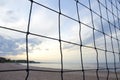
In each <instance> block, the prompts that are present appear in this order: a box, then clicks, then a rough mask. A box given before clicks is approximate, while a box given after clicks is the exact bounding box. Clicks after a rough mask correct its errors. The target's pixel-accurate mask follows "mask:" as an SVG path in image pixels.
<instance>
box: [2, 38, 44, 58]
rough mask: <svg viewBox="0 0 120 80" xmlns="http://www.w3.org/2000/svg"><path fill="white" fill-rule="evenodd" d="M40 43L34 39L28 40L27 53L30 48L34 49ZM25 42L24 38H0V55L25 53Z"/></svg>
mask: <svg viewBox="0 0 120 80" xmlns="http://www.w3.org/2000/svg"><path fill="white" fill-rule="evenodd" d="M41 43H42V42H41V41H39V40H37V39H35V38H30V39H29V43H28V44H29V51H32V50H33V49H32V47H35V46H37V45H39V44H41ZM25 46H26V41H25V38H19V39H12V38H6V37H3V36H0V55H3V56H6V55H18V54H22V53H24V52H25V51H26V47H25Z"/></svg>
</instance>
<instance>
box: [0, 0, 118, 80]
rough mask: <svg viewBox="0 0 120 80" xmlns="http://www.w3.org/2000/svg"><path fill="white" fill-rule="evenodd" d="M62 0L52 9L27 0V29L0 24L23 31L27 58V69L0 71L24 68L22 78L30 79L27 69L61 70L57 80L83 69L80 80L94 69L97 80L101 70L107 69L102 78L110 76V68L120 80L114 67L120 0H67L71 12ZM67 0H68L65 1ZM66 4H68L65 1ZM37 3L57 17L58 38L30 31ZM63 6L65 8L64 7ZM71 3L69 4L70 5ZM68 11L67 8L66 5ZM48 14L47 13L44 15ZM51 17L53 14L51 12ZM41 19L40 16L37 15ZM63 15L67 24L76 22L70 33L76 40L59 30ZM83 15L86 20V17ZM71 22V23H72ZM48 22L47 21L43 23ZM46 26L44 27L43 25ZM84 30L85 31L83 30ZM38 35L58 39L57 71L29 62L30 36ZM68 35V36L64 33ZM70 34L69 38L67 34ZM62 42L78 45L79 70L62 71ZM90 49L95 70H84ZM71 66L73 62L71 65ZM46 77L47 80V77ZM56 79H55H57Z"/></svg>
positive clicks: (106, 78)
mask: <svg viewBox="0 0 120 80" xmlns="http://www.w3.org/2000/svg"><path fill="white" fill-rule="evenodd" d="M63 2H64V1H63V0H57V3H55V4H56V5H57V8H58V9H54V8H51V7H49V6H48V5H46V4H47V3H46V4H44V3H42V2H39V1H35V0H29V1H28V3H30V10H29V14H28V15H29V18H28V25H27V31H22V30H17V29H13V28H9V27H7V26H2V25H1V26H0V28H2V29H5V30H9V31H15V32H19V33H23V34H25V35H26V60H27V66H26V69H12V70H0V73H2V72H13V71H15V72H16V71H26V73H27V75H26V77H25V80H29V77H30V71H40V72H53V73H54V72H59V73H60V77H61V79H60V80H66V79H65V74H66V73H69V72H82V74H80V75H82V76H80V77H82V78H81V80H87V78H86V75H87V73H88V72H90V71H95V75H96V80H100V79H101V75H100V71H104V70H105V71H106V74H107V75H106V77H105V80H109V79H110V72H111V71H112V72H113V74H114V75H115V77H114V79H115V80H119V79H120V78H119V72H118V70H119V69H120V67H119V66H117V65H118V64H119V62H120V35H119V34H120V33H119V31H120V1H119V0H86V1H85V2H84V1H82V0H70V2H73V3H72V4H74V9H73V12H71V13H73V15H76V16H75V17H74V16H71V14H67V13H66V12H65V11H64V10H65V9H64V7H65V6H64V5H63ZM68 2H69V1H68ZM68 4H69V3H68ZM36 5H37V6H40V7H42V8H45V9H46V10H49V11H50V12H51V13H55V14H56V15H57V16H56V17H57V23H54V24H56V25H57V26H56V27H57V29H58V30H57V33H58V36H57V38H55V37H53V36H48V35H45V34H37V33H34V32H31V31H30V28H31V22H32V14H33V10H34V9H35V8H36V7H35V6H36ZM63 6H64V7H63ZM71 6H72V5H71ZM66 9H68V11H71V10H69V9H70V8H69V7H68V8H66ZM45 15H47V13H46V14H45ZM50 16H52V14H51V15H50ZM83 16H85V17H83ZM40 18H41V17H40ZM63 18H66V19H67V20H66V21H65V22H66V23H69V25H68V26H70V25H71V24H72V23H74V24H77V27H78V28H77V31H75V32H77V35H75V36H73V37H76V39H78V40H77V41H75V40H71V39H70V38H69V39H70V40H69V39H66V38H65V37H64V35H66V34H64V33H63V31H62V30H64V29H63V28H65V26H63V25H64V24H63V21H62V20H63ZM85 18H86V20H85ZM70 21H71V22H72V23H71V22H70ZM47 23H48V22H47V21H46V24H47ZM39 26H41V25H39ZM43 28H45V29H46V27H43ZM66 29H67V30H68V33H69V27H67V26H66ZM86 32H87V33H86ZM89 34H90V35H92V37H89ZM30 35H32V36H37V37H40V38H45V39H49V40H53V41H57V42H59V53H60V55H59V56H60V63H61V64H60V65H61V67H60V71H59V70H58V71H56V70H55V71H54V70H40V69H31V68H30V63H29V36H30ZM66 36H69V35H66ZM70 37H72V36H71V35H70ZM86 37H89V38H88V39H84V38H86ZM88 41H90V42H91V44H88V43H87V42H88ZM63 44H68V45H74V46H77V50H79V51H78V54H79V55H80V56H79V58H80V60H79V65H80V67H81V68H80V69H79V70H64V59H65V58H66V57H64V55H65V53H64V49H63ZM91 50H92V51H93V52H92V54H89V55H93V56H95V62H96V68H95V69H87V68H86V67H85V53H86V54H87V53H88V52H90V51H91ZM101 54H102V55H103V56H102V57H104V62H105V67H101V58H100V57H101ZM109 55H112V59H110V57H109ZM109 60H110V61H111V60H112V62H113V67H110V66H109ZM73 65H74V64H73ZM48 80H49V79H48ZM57 80H58V79H57Z"/></svg>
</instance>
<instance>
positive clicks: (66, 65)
mask: <svg viewBox="0 0 120 80" xmlns="http://www.w3.org/2000/svg"><path fill="white" fill-rule="evenodd" d="M21 64H22V65H26V64H25V63H21ZM29 65H30V66H33V67H44V68H53V69H61V64H60V63H56V62H40V63H29ZM83 68H84V70H95V69H97V63H84V64H83ZM108 68H109V71H115V64H114V63H108ZM63 69H68V70H81V69H82V66H81V64H80V63H64V64H63ZM99 70H106V64H105V63H99ZM116 71H117V72H120V63H116Z"/></svg>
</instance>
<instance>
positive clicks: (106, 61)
mask: <svg viewBox="0 0 120 80" xmlns="http://www.w3.org/2000/svg"><path fill="white" fill-rule="evenodd" d="M97 2H98V6H99V11H100V15H101V16H100V23H101V27H102V32H103V36H104V45H105V51H104V52H105V64H106V69H107V78H106V80H108V79H109V67H108V59H107V44H106V36H105V31H104V26H103V20H102V12H101V6H100V1H99V0H97Z"/></svg>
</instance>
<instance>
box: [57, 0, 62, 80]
mask: <svg viewBox="0 0 120 80" xmlns="http://www.w3.org/2000/svg"><path fill="white" fill-rule="evenodd" d="M60 3H61V1H60V0H59V1H58V6H59V14H58V29H59V30H58V31H59V45H60V57H61V80H63V52H62V42H61V4H60Z"/></svg>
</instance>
